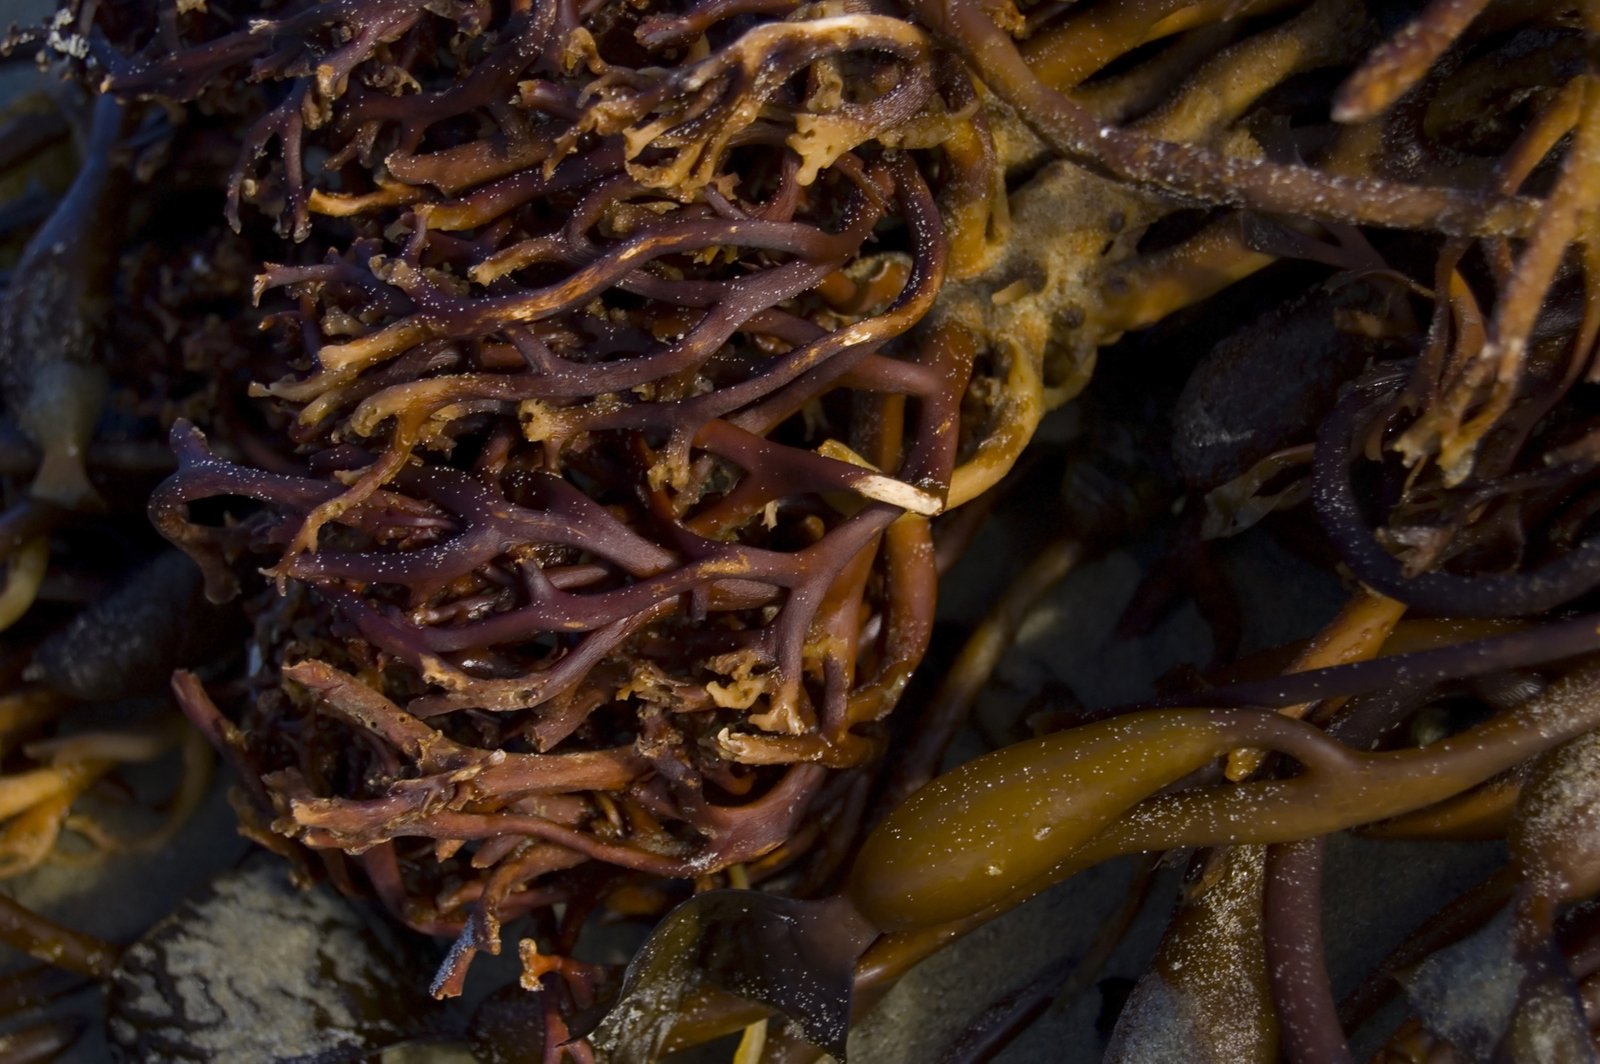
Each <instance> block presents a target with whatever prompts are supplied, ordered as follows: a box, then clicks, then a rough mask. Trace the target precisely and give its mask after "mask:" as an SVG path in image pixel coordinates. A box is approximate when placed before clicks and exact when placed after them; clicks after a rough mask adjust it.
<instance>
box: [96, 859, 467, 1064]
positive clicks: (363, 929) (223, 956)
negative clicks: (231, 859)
mask: <svg viewBox="0 0 1600 1064" xmlns="http://www.w3.org/2000/svg"><path fill="white" fill-rule="evenodd" d="M431 960H432V958H431V957H430V956H429V955H428V951H427V950H425V949H423V948H420V946H419V944H418V943H417V942H415V941H413V940H412V939H411V937H410V936H408V935H407V934H406V932H404V930H403V929H399V928H396V927H394V926H392V925H390V924H387V923H385V922H384V921H382V920H380V919H379V918H378V917H377V916H376V915H374V914H369V913H367V912H366V911H364V910H363V909H362V908H361V907H360V906H358V905H356V904H353V903H351V902H348V901H346V900H344V899H342V898H340V897H339V896H338V895H337V894H336V893H334V892H333V891H332V890H331V889H328V888H326V887H318V888H314V889H312V890H298V889H296V888H295V887H294V886H293V885H292V884H291V883H290V882H289V878H288V871H287V869H286V868H285V866H283V865H282V864H281V863H279V862H277V861H273V860H268V859H264V858H263V859H256V860H253V861H251V862H249V863H248V864H247V865H246V866H245V867H244V868H242V869H240V870H237V871H234V872H229V873H226V874H224V875H222V876H220V877H218V878H217V879H216V880H215V881H214V882H213V883H212V884H211V885H210V886H209V887H208V888H207V889H206V890H205V891H204V892H203V893H202V894H201V895H200V896H199V897H197V898H194V899H192V900H190V901H186V902H185V903H183V904H182V905H181V906H179V908H178V910H177V911H176V912H174V913H173V914H172V915H171V916H169V917H168V918H167V919H165V920H163V921H161V922H160V923H159V924H157V925H156V926H155V927H154V928H152V929H151V931H150V932H149V933H148V934H146V935H145V936H144V937H143V938H142V939H140V940H139V941H138V942H137V943H135V944H134V945H133V946H132V947H130V948H129V949H128V951H127V953H126V954H124V956H123V958H122V962H121V964H120V965H119V966H118V969H117V972H116V974H115V975H114V976H113V978H112V981H111V984H110V987H109V989H108V998H107V1002H108V1005H107V1011H108V1021H107V1030H108V1033H109V1036H110V1042H111V1049H112V1053H111V1055H112V1058H113V1059H115V1060H119V1061H129V1062H135V1061H138V1062H146V1061H148V1062H155V1061H170V1060H193V1061H218V1062H221V1061H255V1062H260V1064H267V1062H272V1064H289V1062H296V1064H333V1062H336V1061H347V1060H352V1061H353V1060H361V1059H365V1058H366V1057H368V1056H370V1055H371V1054H373V1053H374V1052H377V1051H379V1050H381V1049H383V1048H384V1047H386V1046H390V1045H393V1044H395V1043H398V1042H401V1041H403V1040H405V1039H407V1038H411V1037H414V1036H417V1035H419V1034H422V1033H424V1032H425V1031H427V1030H429V1029H430V1027H431V1026H432V1025H434V1024H436V1023H438V1022H440V1021H439V1012H440V1010H439V1008H438V1007H437V1006H435V1004H434V1003H433V1002H432V1000H431V999H429V998H428V997H427V995H426V992H425V990H424V988H425V987H426V985H427V976H428V971H429V967H430V961H431Z"/></svg>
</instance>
